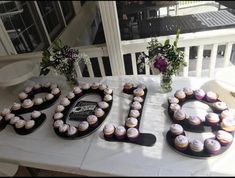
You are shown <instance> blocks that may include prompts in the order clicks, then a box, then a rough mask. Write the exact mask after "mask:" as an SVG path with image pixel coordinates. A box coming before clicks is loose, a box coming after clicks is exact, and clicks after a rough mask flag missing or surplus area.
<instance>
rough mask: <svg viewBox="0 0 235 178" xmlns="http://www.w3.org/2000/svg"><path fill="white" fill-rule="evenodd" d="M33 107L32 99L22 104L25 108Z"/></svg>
mask: <svg viewBox="0 0 235 178" xmlns="http://www.w3.org/2000/svg"><path fill="white" fill-rule="evenodd" d="M32 106H33V101H32V100H31V99H26V100H24V101H23V103H22V107H23V108H30V107H32Z"/></svg>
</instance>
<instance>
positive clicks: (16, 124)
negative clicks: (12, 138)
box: [15, 119, 26, 129]
mask: <svg viewBox="0 0 235 178" xmlns="http://www.w3.org/2000/svg"><path fill="white" fill-rule="evenodd" d="M25 123H26V121H25V120H23V119H19V120H18V121H17V122H16V123H15V127H16V128H17V129H21V128H23V127H24V126H25Z"/></svg>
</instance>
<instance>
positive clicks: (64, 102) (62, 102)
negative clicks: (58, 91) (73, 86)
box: [60, 98, 70, 107]
mask: <svg viewBox="0 0 235 178" xmlns="http://www.w3.org/2000/svg"><path fill="white" fill-rule="evenodd" d="M60 104H61V105H63V106H65V107H66V106H68V105H69V104H70V101H69V99H68V98H63V99H62V100H61V102H60Z"/></svg>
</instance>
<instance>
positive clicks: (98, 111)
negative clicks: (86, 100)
mask: <svg viewBox="0 0 235 178" xmlns="http://www.w3.org/2000/svg"><path fill="white" fill-rule="evenodd" d="M95 115H96V117H98V118H99V117H102V116H103V115H104V111H103V110H102V109H101V108H97V109H96V110H95Z"/></svg>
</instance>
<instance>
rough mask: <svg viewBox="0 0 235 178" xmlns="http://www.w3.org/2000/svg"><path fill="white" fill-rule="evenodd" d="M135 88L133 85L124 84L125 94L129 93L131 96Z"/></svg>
mask: <svg viewBox="0 0 235 178" xmlns="http://www.w3.org/2000/svg"><path fill="white" fill-rule="evenodd" d="M133 87H134V84H133V83H130V82H128V83H125V84H124V87H123V92H124V93H128V94H131V93H132V91H133Z"/></svg>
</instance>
